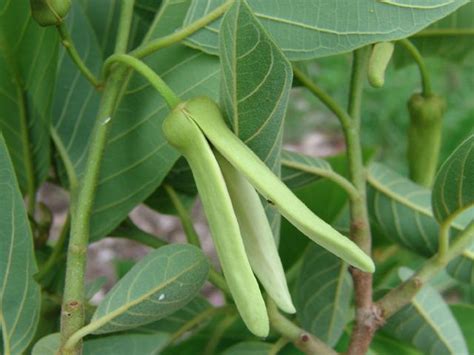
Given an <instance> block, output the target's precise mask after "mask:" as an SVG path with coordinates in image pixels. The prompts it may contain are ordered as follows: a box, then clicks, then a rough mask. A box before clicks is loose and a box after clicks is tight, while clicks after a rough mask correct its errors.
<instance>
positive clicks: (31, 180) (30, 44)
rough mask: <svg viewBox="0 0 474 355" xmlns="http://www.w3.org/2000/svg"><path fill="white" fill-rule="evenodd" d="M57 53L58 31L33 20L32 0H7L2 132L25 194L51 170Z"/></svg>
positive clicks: (2, 14)
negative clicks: (50, 126) (51, 135)
mask: <svg viewBox="0 0 474 355" xmlns="http://www.w3.org/2000/svg"><path fill="white" fill-rule="evenodd" d="M57 58H58V34H57V33H56V31H55V29H54V28H42V27H40V26H39V25H38V24H37V23H36V22H35V21H34V20H33V19H32V17H31V11H30V4H29V1H28V0H16V1H2V2H1V4H0V107H1V110H0V131H1V132H3V135H4V138H5V141H6V144H7V146H8V150H9V152H10V155H11V159H12V161H13V165H14V167H15V171H16V174H17V176H18V182H19V184H20V188H21V190H22V192H23V193H27V192H29V193H32V191H34V190H35V189H36V188H37V187H38V186H39V185H40V184H41V183H42V182H43V181H44V179H45V178H46V176H47V174H48V170H49V163H50V159H49V154H50V141H49V125H50V119H51V98H52V94H53V89H54V80H55V76H56V63H57ZM31 190H32V191H31Z"/></svg>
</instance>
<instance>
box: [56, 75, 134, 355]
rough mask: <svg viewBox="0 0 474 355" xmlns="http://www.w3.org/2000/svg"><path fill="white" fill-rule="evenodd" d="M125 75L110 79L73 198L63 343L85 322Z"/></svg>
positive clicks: (63, 317) (77, 350) (62, 326)
mask: <svg viewBox="0 0 474 355" xmlns="http://www.w3.org/2000/svg"><path fill="white" fill-rule="evenodd" d="M125 79H126V68H117V70H115V71H114V72H113V73H112V74H111V75H110V77H109V78H108V79H107V82H106V84H105V89H104V93H103V96H102V101H101V103H100V107H99V113H98V115H97V120H96V123H95V127H94V131H93V134H92V140H91V145H90V147H89V154H88V158H87V162H86V167H85V169H84V171H85V174H84V177H83V180H82V183H81V185H80V189H79V195H78V196H77V200H75V199H73V200H72V202H71V203H72V206H73V207H72V211H73V215H72V221H71V237H70V240H69V247H68V253H67V265H66V282H65V288H64V297H63V308H62V312H61V313H62V319H61V320H62V322H61V342H62V344H64V343H65V342H66V341H67V339H68V338H69V337H70V336H71V335H72V334H73V333H75V332H76V331H77V330H78V329H80V328H81V327H82V325H83V324H84V277H85V266H86V259H87V257H86V253H87V246H88V243H89V234H90V219H91V215H92V208H93V204H94V197H95V192H96V189H97V181H98V178H99V172H100V166H101V161H102V156H103V153H104V149H105V144H106V142H107V132H108V129H109V127H110V124H109V121H110V120H111V116H112V114H113V112H114V110H115V104H116V101H117V97H118V95H119V93H120V89H121V87H122V84H123V82H124V81H125ZM76 202H77V203H76ZM74 206H75V207H74ZM79 352H80V346H79V345H78V346H77V347H76V348H74V349H71V350H70V351H67V352H66V351H64V355H66V354H78V353H79Z"/></svg>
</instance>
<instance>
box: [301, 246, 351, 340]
mask: <svg viewBox="0 0 474 355" xmlns="http://www.w3.org/2000/svg"><path fill="white" fill-rule="evenodd" d="M347 268H348V265H347V264H346V263H344V262H342V261H341V259H339V258H337V257H335V256H334V255H333V254H331V253H329V252H327V251H326V250H325V249H323V248H321V247H319V246H317V245H316V244H311V245H310V246H309V248H308V250H307V251H306V254H305V257H304V262H303V266H302V268H301V271H300V275H299V279H298V283H297V291H296V299H295V305H296V309H297V315H298V318H299V321H300V322H301V324H302V325H303V328H304V329H306V330H308V331H310V332H311V333H313V334H314V335H316V336H317V337H318V338H320V339H321V340H322V341H324V342H326V343H327V344H329V345H331V346H332V345H334V344H336V343H337V341H338V340H339V337H340V336H341V334H342V332H343V330H344V327H345V326H346V322H347V321H348V320H349V317H348V315H349V314H350V312H349V309H350V301H351V293H352V282H351V278H350V275H349V273H348V270H347Z"/></svg>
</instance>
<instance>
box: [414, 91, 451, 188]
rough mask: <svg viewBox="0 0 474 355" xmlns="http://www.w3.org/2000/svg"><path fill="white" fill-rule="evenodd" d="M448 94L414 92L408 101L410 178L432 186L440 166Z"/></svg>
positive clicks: (426, 185) (423, 184)
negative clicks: (424, 94)
mask: <svg viewBox="0 0 474 355" xmlns="http://www.w3.org/2000/svg"><path fill="white" fill-rule="evenodd" d="M445 109H446V102H445V100H444V98H442V97H441V96H438V95H430V96H428V97H424V96H422V95H420V94H414V95H413V96H412V97H411V98H410V101H408V111H409V113H410V126H409V128H408V162H409V166H410V178H411V179H412V180H413V181H415V182H416V183H418V184H420V185H422V186H425V187H431V185H432V184H433V179H434V176H435V174H436V168H437V167H438V157H439V150H440V147H441V132H442V123H443V122H442V121H443V114H444V111H445Z"/></svg>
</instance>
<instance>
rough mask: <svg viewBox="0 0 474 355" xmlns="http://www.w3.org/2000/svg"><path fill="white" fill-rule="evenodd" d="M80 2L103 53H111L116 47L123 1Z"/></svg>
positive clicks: (93, 0) (81, 0)
mask: <svg viewBox="0 0 474 355" xmlns="http://www.w3.org/2000/svg"><path fill="white" fill-rule="evenodd" d="M80 3H81V5H82V8H83V9H84V13H85V15H86V17H87V19H88V22H89V23H90V26H92V28H93V30H94V33H95V36H96V38H97V42H98V43H99V46H100V49H101V52H102V55H103V56H104V57H107V56H109V55H111V54H112V53H113V50H114V47H115V40H116V36H117V29H118V21H119V17H120V4H121V1H117V0H100V1H95V0H80Z"/></svg>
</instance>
